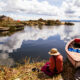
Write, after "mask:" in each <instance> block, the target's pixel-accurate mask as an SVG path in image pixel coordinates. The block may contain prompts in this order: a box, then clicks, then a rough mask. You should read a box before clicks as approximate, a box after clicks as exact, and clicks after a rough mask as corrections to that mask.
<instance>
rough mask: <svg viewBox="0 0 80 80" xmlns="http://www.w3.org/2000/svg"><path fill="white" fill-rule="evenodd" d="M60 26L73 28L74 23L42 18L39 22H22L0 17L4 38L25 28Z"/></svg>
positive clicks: (0, 29) (0, 28) (0, 32)
mask: <svg viewBox="0 0 80 80" xmlns="http://www.w3.org/2000/svg"><path fill="white" fill-rule="evenodd" d="M44 25H46V26H59V25H69V26H72V25H74V23H72V22H61V21H60V20H43V19H42V18H40V19H38V20H28V21H20V20H13V19H12V18H10V17H7V16H4V15H2V16H0V34H1V35H2V36H5V35H11V34H13V33H14V32H17V31H21V30H23V29H24V27H25V26H31V27H33V26H39V27H42V26H44Z"/></svg>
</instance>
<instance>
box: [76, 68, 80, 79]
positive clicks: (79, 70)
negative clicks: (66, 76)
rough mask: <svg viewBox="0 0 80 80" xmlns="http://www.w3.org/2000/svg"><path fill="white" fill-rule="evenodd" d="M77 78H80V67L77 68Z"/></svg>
mask: <svg viewBox="0 0 80 80" xmlns="http://www.w3.org/2000/svg"><path fill="white" fill-rule="evenodd" d="M75 80H80V69H77V71H76V73H75Z"/></svg>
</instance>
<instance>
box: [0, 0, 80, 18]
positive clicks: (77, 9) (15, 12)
mask: <svg viewBox="0 0 80 80" xmlns="http://www.w3.org/2000/svg"><path fill="white" fill-rule="evenodd" d="M3 14H4V15H7V16H10V17H12V18H14V19H21V20H28V19H38V18H44V19H73V20H80V0H0V15H3Z"/></svg>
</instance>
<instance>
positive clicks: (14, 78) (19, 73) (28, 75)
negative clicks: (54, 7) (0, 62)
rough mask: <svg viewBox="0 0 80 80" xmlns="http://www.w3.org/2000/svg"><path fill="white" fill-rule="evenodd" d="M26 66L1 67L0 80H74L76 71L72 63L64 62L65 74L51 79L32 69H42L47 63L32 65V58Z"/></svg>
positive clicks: (34, 63)
mask: <svg viewBox="0 0 80 80" xmlns="http://www.w3.org/2000/svg"><path fill="white" fill-rule="evenodd" d="M24 62H25V64H24V65H21V64H18V66H17V67H15V68H9V67H6V66H0V80H74V74H75V69H74V68H73V66H72V65H71V63H70V62H69V61H68V60H66V61H65V62H64V69H63V72H62V73H60V74H56V75H54V76H53V77H49V76H48V75H46V74H44V73H43V72H41V71H39V72H32V68H34V67H36V68H38V69H41V67H42V66H43V65H44V64H45V62H46V61H40V62H33V63H30V58H28V59H27V60H26V59H25V60H24Z"/></svg>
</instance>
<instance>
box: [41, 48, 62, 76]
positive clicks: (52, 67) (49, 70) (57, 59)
mask: <svg viewBox="0 0 80 80" xmlns="http://www.w3.org/2000/svg"><path fill="white" fill-rule="evenodd" d="M48 53H49V54H50V55H51V57H50V58H49V62H47V63H46V64H45V65H44V66H43V67H42V68H41V71H43V72H44V73H45V74H47V75H49V76H53V75H54V74H55V73H60V72H62V71H63V57H62V55H61V54H60V53H59V52H58V50H57V49H55V48H52V49H51V50H50V52H48Z"/></svg>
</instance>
